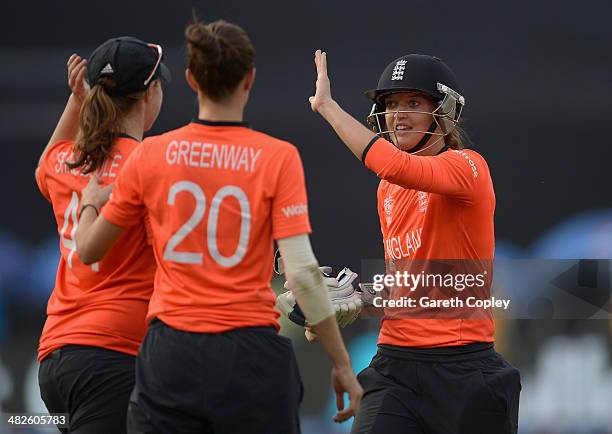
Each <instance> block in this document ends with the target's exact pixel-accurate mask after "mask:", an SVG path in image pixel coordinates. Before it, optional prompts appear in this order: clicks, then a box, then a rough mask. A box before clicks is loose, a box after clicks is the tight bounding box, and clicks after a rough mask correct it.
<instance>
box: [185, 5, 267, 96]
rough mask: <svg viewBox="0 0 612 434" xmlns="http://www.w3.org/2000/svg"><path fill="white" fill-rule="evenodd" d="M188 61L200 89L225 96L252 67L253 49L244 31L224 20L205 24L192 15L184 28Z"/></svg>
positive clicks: (208, 94)
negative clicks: (190, 20) (190, 21)
mask: <svg viewBox="0 0 612 434" xmlns="http://www.w3.org/2000/svg"><path fill="white" fill-rule="evenodd" d="M185 39H186V41H187V64H188V67H189V70H190V71H191V73H192V74H193V75H194V77H195V79H196V81H197V82H198V85H199V87H200V89H201V90H202V92H203V93H204V94H206V96H207V97H209V98H210V99H212V100H213V101H221V100H223V99H225V98H227V97H228V96H229V95H231V93H232V92H233V91H234V90H235V89H236V87H237V86H238V84H239V83H240V81H241V80H242V79H243V78H244V76H245V74H246V73H247V72H248V71H249V70H250V69H251V68H253V65H254V62H255V48H253V44H252V43H251V40H250V39H249V37H248V35H247V34H246V32H245V31H244V30H243V29H242V28H241V27H239V26H237V25H236V24H232V23H228V22H227V21H224V20H218V21H214V22H212V23H209V24H205V23H203V22H201V21H199V20H198V19H197V18H196V17H195V16H194V18H193V22H192V23H191V24H189V25H188V26H187V28H186V29H185Z"/></svg>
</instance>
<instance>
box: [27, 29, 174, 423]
mask: <svg viewBox="0 0 612 434" xmlns="http://www.w3.org/2000/svg"><path fill="white" fill-rule="evenodd" d="M161 56H162V50H161V47H160V46H158V45H154V44H146V43H144V42H142V41H140V40H138V39H136V38H131V37H122V38H115V39H110V40H108V41H106V42H105V43H104V44H102V45H100V46H99V47H98V48H97V49H96V50H95V51H94V52H93V53H92V55H91V57H90V58H89V61H86V60H84V59H81V58H80V57H78V56H76V55H73V56H72V57H71V58H70V60H69V64H68V70H69V83H70V85H71V88H72V89H73V93H72V95H71V96H70V98H69V100H68V104H67V106H66V109H65V111H64V114H63V115H62V117H61V119H60V121H59V123H58V125H57V128H56V130H55V132H54V133H53V136H52V137H51V140H50V141H49V144H48V145H47V147H46V149H45V150H44V152H43V154H42V156H41V158H40V161H39V164H38V168H37V169H36V181H37V183H38V186H39V188H40V191H41V192H42V194H43V195H44V196H45V198H47V200H49V201H50V202H51V204H52V206H53V212H54V214H55V218H56V220H57V230H58V233H59V236H60V251H61V259H60V262H59V265H58V270H57V278H56V282H55V288H54V289H53V293H52V294H51V298H50V299H49V304H48V306H47V320H46V322H45V326H44V329H43V331H42V335H41V337H40V346H39V356H38V357H39V360H40V362H41V365H40V371H39V383H40V390H41V396H42V398H43V400H44V402H45V404H46V406H47V408H48V409H49V411H50V412H53V413H69V419H70V424H69V432H72V433H111V432H112V433H121V432H125V427H126V415H127V406H128V400H129V396H130V392H131V390H132V388H133V386H134V361H135V356H136V353H137V352H138V348H139V347H140V344H141V342H142V339H143V338H144V334H145V331H146V323H145V315H146V311H147V305H148V302H149V297H150V296H151V293H152V290H153V277H154V273H155V258H154V257H153V251H152V249H151V246H150V245H149V244H148V243H147V235H146V233H145V226H144V225H143V224H142V221H141V220H139V221H135V222H134V225H132V226H131V227H130V228H129V229H128V230H127V231H125V233H124V234H123V235H122V236H121V238H120V239H119V240H118V242H117V245H116V246H115V247H114V248H113V249H112V250H111V251H110V252H109V254H108V255H107V257H106V258H105V259H104V260H103V261H99V262H96V263H93V264H88V265H87V264H84V263H82V262H81V261H80V260H79V258H78V256H77V255H76V254H75V251H76V244H75V239H74V236H75V232H76V229H77V224H78V220H77V219H78V214H79V213H80V212H81V211H82V209H83V200H82V198H81V197H80V191H81V190H82V189H83V187H84V186H85V185H86V184H87V182H88V181H89V179H90V178H92V177H95V178H96V179H99V180H100V181H101V182H102V183H103V184H110V183H112V182H114V180H115V179H116V177H117V175H118V174H119V173H120V172H121V170H123V167H124V165H125V161H126V160H127V157H128V156H129V155H130V154H131V153H132V152H134V150H135V149H136V148H137V147H138V146H139V141H140V140H141V139H142V135H143V131H146V130H148V129H149V128H151V126H152V125H153V123H154V122H155V119H156V118H157V115H158V113H159V110H160V106H161V102H162V89H161V83H160V78H167V77H168V75H167V74H168V73H167V70H166V69H165V66H164V65H163V64H162V63H161ZM85 76H87V81H88V83H89V86H90V87H91V88H90V89H89V90H87V89H86V85H85V84H84V77H85ZM79 111H80V116H79ZM77 134H78V135H77ZM75 136H77V137H76V141H75V140H74V139H75ZM105 192H108V189H105Z"/></svg>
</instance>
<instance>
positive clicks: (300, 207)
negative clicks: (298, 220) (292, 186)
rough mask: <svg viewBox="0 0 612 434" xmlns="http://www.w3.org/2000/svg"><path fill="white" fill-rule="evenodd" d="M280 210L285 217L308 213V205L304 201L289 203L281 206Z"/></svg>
mask: <svg viewBox="0 0 612 434" xmlns="http://www.w3.org/2000/svg"><path fill="white" fill-rule="evenodd" d="M282 211H283V214H284V215H285V217H296V216H300V215H303V214H306V213H308V205H306V204H305V203H298V204H294V205H289V206H285V207H283V208H282Z"/></svg>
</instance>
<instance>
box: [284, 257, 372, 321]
mask: <svg viewBox="0 0 612 434" xmlns="http://www.w3.org/2000/svg"><path fill="white" fill-rule="evenodd" d="M319 269H320V270H321V274H323V281H324V282H325V286H326V287H327V291H328V295H329V299H330V301H331V303H332V306H333V308H334V311H335V313H336V320H337V321H338V325H339V326H340V327H346V326H347V325H349V324H351V323H352V322H353V321H355V319H357V317H358V316H359V312H361V308H362V305H363V304H362V302H361V295H360V292H359V291H358V290H359V276H358V275H357V273H354V272H353V271H351V270H350V269H349V268H344V269H342V271H340V273H339V274H338V275H337V276H336V277H332V276H331V272H332V269H331V267H320V268H319ZM285 289H288V290H289V289H290V288H289V286H288V283H287V282H285ZM276 307H277V308H278V309H279V310H280V311H281V312H282V313H283V314H284V315H285V316H287V318H289V319H290V320H291V321H293V322H294V323H296V324H298V325H301V326H303V327H308V326H309V324H308V323H307V321H306V318H305V317H304V313H303V312H302V309H301V308H300V306H299V305H298V304H297V301H296V300H295V297H294V296H293V294H292V293H291V291H290V290H289V291H287V292H284V293H283V294H280V295H279V296H278V297H277V298H276Z"/></svg>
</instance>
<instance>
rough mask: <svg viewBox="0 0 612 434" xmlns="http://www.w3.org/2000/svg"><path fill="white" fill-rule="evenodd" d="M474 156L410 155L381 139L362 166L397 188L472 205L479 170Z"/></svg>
mask: <svg viewBox="0 0 612 434" xmlns="http://www.w3.org/2000/svg"><path fill="white" fill-rule="evenodd" d="M476 155H477V154H470V153H468V151H465V150H461V151H455V150H450V151H447V152H444V153H442V154H440V155H434V156H417V155H411V154H409V153H407V152H403V151H401V150H399V149H398V148H396V147H395V146H394V145H392V144H391V143H389V142H388V141H387V140H385V139H382V138H381V139H378V140H376V141H375V142H374V143H373V144H372V146H371V148H370V149H369V151H368V152H367V154H366V156H365V160H364V164H365V165H366V167H368V168H369V169H370V170H372V171H373V172H374V173H376V175H377V176H378V177H379V178H381V179H385V180H387V181H389V182H391V183H393V184H396V185H399V186H401V187H404V188H410V189H414V190H419V191H426V192H430V193H437V194H442V195H448V196H454V197H457V198H459V199H462V200H465V201H467V202H474V201H475V199H476V196H477V194H478V186H479V176H478V175H479V170H482V168H479V167H478V165H479V164H480V163H481V160H480V159H478V158H476ZM480 178H483V177H482V176H480Z"/></svg>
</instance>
